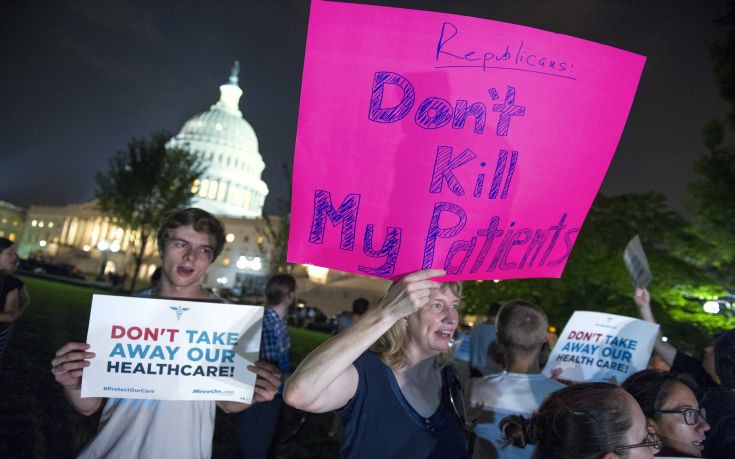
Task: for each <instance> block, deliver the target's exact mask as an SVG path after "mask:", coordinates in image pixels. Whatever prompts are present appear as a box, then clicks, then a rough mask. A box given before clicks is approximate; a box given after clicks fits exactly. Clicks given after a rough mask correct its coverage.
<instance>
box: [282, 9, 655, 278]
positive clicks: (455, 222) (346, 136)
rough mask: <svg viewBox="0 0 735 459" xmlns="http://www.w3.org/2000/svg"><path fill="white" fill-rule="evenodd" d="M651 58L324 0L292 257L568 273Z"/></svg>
mask: <svg viewBox="0 0 735 459" xmlns="http://www.w3.org/2000/svg"><path fill="white" fill-rule="evenodd" d="M644 62H645V58H644V57H643V56H639V55H636V54H632V53H629V52H626V51H621V50H619V49H615V48H611V47H608V46H604V45H600V44H597V43H592V42H589V41H585V40H580V39H577V38H573V37H569V36H565V35H559V34H555V33H550V32H545V31H541V30H536V29H532V28H528V27H523V26H518V25H513V24H506V23H502V22H496V21H490V20H485V19H476V18H469V17H463V16H456V15H450V14H440V13H432V12H425V11H414V10H406V9H396V8H385V7H375V6H365V5H354V4H344V3H336V2H323V1H313V2H312V7H311V16H310V19H309V32H308V37H307V45H306V55H305V58H304V74H303V82H302V88H301V105H300V110H299V123H298V132H297V137H296V152H295V158H294V175H293V196H292V207H291V230H290V235H289V246H288V247H289V249H288V260H289V261H290V262H292V263H305V264H313V265H319V266H324V267H328V268H332V269H338V270H341V271H347V272H352V273H357V274H363V275H368V276H373V277H381V278H391V279H396V278H398V277H401V276H402V275H404V274H406V273H408V272H412V271H416V270H418V269H422V268H429V267H435V268H443V269H445V270H446V271H447V276H446V277H445V278H444V280H463V279H512V278H529V277H559V276H561V273H562V271H563V269H564V265H565V263H566V260H567V258H568V257H569V254H570V252H571V250H572V246H573V244H574V241H575V239H576V236H577V234H578V232H579V230H580V227H581V226H582V223H583V222H584V219H585V216H586V215H587V212H588V210H589V207H590V205H591V204H592V201H593V199H594V197H595V195H596V193H597V191H598V189H599V187H600V184H601V183H602V179H603V177H604V175H605V171H606V170H607V168H608V165H609V164H610V160H611V159H612V156H613V153H614V152H615V148H616V147H617V144H618V141H619V139H620V135H621V133H622V131H623V127H624V126H625V121H626V118H627V116H628V112H629V110H630V106H631V104H632V101H633V97H634V95H635V91H636V88H637V86H638V81H639V79H640V75H641V71H642V69H643V64H644Z"/></svg>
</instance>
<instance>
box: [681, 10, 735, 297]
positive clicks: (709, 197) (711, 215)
mask: <svg viewBox="0 0 735 459" xmlns="http://www.w3.org/2000/svg"><path fill="white" fill-rule="evenodd" d="M718 22H719V24H720V25H721V26H723V27H724V28H725V31H726V37H725V38H724V39H723V40H722V41H720V42H719V43H716V44H715V45H713V46H712V59H713V61H714V65H713V69H714V73H715V77H716V79H717V84H718V86H719V89H720V94H721V95H722V97H723V98H724V99H725V101H727V102H728V103H729V104H730V112H729V113H728V114H727V119H726V121H721V120H714V121H712V122H710V123H709V124H708V125H707V126H706V127H705V128H704V131H703V134H704V146H705V152H704V154H703V155H702V156H700V158H699V159H698V160H697V161H696V163H695V166H694V167H695V169H694V170H695V173H696V176H695V179H694V181H693V182H692V183H691V184H690V185H689V193H690V195H691V200H690V202H689V204H690V208H691V209H692V211H693V213H694V214H695V215H696V216H697V219H698V222H697V223H698V225H699V226H700V227H701V228H702V229H703V230H704V231H706V233H707V234H708V236H709V238H710V239H711V240H712V242H713V244H714V245H715V246H716V247H717V251H715V252H714V253H712V254H711V258H710V260H709V269H710V272H711V273H712V274H713V276H714V277H715V278H716V279H718V281H719V282H721V283H723V284H724V285H725V286H727V288H728V289H729V290H733V289H734V288H735V274H733V273H734V272H735V271H734V269H735V188H733V186H732V181H733V178H735V147H734V146H733V145H732V144H731V143H727V142H728V138H729V139H732V137H731V136H730V137H728V131H730V134H732V131H733V130H735V2H733V1H730V2H729V10H728V12H727V14H725V16H723V17H722V18H721V19H720V20H719V21H718Z"/></svg>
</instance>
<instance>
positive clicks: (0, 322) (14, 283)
mask: <svg viewBox="0 0 735 459" xmlns="http://www.w3.org/2000/svg"><path fill="white" fill-rule="evenodd" d="M18 261H19V260H18V255H17V254H16V253H15V249H14V248H13V241H11V240H10V239H7V238H4V237H0V369H1V368H2V364H3V359H4V357H5V349H6V348H7V346H8V342H9V341H10V335H11V333H12V332H13V323H14V322H15V321H16V320H17V319H18V317H20V316H21V315H22V314H23V313H24V312H25V310H26V308H27V307H28V303H29V302H30V299H29V296H28V292H27V291H26V288H25V286H24V285H23V281H21V280H20V279H18V278H17V277H15V276H13V275H12V273H13V272H14V271H15V269H16V268H17V267H18Z"/></svg>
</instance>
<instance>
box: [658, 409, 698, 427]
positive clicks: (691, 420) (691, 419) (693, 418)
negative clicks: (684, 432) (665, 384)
mask: <svg viewBox="0 0 735 459" xmlns="http://www.w3.org/2000/svg"><path fill="white" fill-rule="evenodd" d="M656 414H682V415H684V423H685V424H686V425H688V426H696V425H697V423H698V422H699V418H702V419H706V418H707V413H706V412H705V410H704V408H700V409H698V410H695V409H694V408H682V409H681V410H658V411H656Z"/></svg>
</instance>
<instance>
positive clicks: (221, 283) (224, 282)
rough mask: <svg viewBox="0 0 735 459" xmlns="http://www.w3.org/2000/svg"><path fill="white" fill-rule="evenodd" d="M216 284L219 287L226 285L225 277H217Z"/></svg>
mask: <svg viewBox="0 0 735 459" xmlns="http://www.w3.org/2000/svg"><path fill="white" fill-rule="evenodd" d="M217 283H218V284H219V285H225V284H226V283H227V278H226V277H225V276H222V277H218V278H217Z"/></svg>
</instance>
